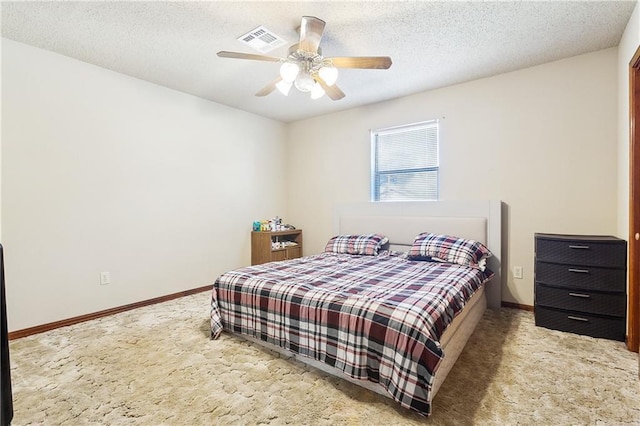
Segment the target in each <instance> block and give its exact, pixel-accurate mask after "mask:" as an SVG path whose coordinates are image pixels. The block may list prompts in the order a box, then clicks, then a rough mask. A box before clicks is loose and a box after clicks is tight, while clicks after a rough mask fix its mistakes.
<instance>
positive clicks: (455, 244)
mask: <svg viewBox="0 0 640 426" xmlns="http://www.w3.org/2000/svg"><path fill="white" fill-rule="evenodd" d="M488 257H491V252H490V251H489V249H488V248H486V247H485V246H484V245H483V244H482V243H479V242H477V241H473V240H465V239H464V238H458V237H453V236H451V235H440V234H431V233H428V232H424V233H422V234H418V236H416V238H415V240H413V245H412V246H411V250H409V256H408V258H409V260H425V258H431V259H432V260H439V261H442V262H449V263H456V264H458V265H463V266H472V267H474V268H480V269H482V270H484V265H485V263H486V259H487V258H488Z"/></svg>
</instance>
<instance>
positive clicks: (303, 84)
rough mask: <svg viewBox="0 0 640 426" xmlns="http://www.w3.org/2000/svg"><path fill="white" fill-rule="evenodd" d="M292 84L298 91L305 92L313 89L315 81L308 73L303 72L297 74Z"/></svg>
mask: <svg viewBox="0 0 640 426" xmlns="http://www.w3.org/2000/svg"><path fill="white" fill-rule="evenodd" d="M294 84H295V86H296V88H297V89H298V90H299V91H301V92H305V93H307V92H310V91H311V90H312V89H313V85H314V84H316V81H315V80H314V79H313V77H311V75H310V74H309V73H306V72H303V73H300V74H299V75H298V77H297V78H296V81H295V83H294Z"/></svg>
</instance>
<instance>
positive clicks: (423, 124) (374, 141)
mask: <svg viewBox="0 0 640 426" xmlns="http://www.w3.org/2000/svg"><path fill="white" fill-rule="evenodd" d="M428 127H435V129H436V147H435V151H436V158H435V160H436V166H431V167H422V168H413V169H397V170H391V171H389V170H387V171H385V172H379V171H378V161H377V154H378V152H377V151H378V135H380V134H394V133H398V132H400V131H408V130H413V129H420V128H425V129H426V128H428ZM370 140H371V145H370V146H371V168H370V194H369V197H370V201H371V202H375V203H384V202H388V201H390V202H393V201H438V200H439V199H440V120H438V119H435V120H427V121H420V122H417V123H411V124H402V125H399V126H393V127H385V128H381V129H374V130H370ZM433 171H435V172H436V187H435V194H436V195H435V198H434V199H421V200H380V191H379V187H378V191H377V193H376V180H377V178H378V176H380V175H388V174H398V173H416V172H433ZM376 197H377V198H376Z"/></svg>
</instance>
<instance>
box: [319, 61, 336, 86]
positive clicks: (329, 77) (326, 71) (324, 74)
mask: <svg viewBox="0 0 640 426" xmlns="http://www.w3.org/2000/svg"><path fill="white" fill-rule="evenodd" d="M318 75H320V78H321V79H323V80H324V82H325V83H327V86H333V85H334V84H335V82H336V81H337V80H338V68H336V67H330V66H329V67H322V68H320V70H319V71H318Z"/></svg>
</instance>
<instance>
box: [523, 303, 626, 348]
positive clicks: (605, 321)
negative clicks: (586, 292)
mask: <svg viewBox="0 0 640 426" xmlns="http://www.w3.org/2000/svg"><path fill="white" fill-rule="evenodd" d="M535 317H536V325H537V326H540V327H545V328H550V329H552V330H560V331H568V332H570V333H577V334H584V335H587V336H592V337H602V338H605V339H613V340H620V341H624V333H625V329H626V324H625V320H624V318H613V317H599V316H597V315H591V314H585V313H573V312H571V311H560V310H556V309H551V308H545V307H542V306H536V311H535Z"/></svg>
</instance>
